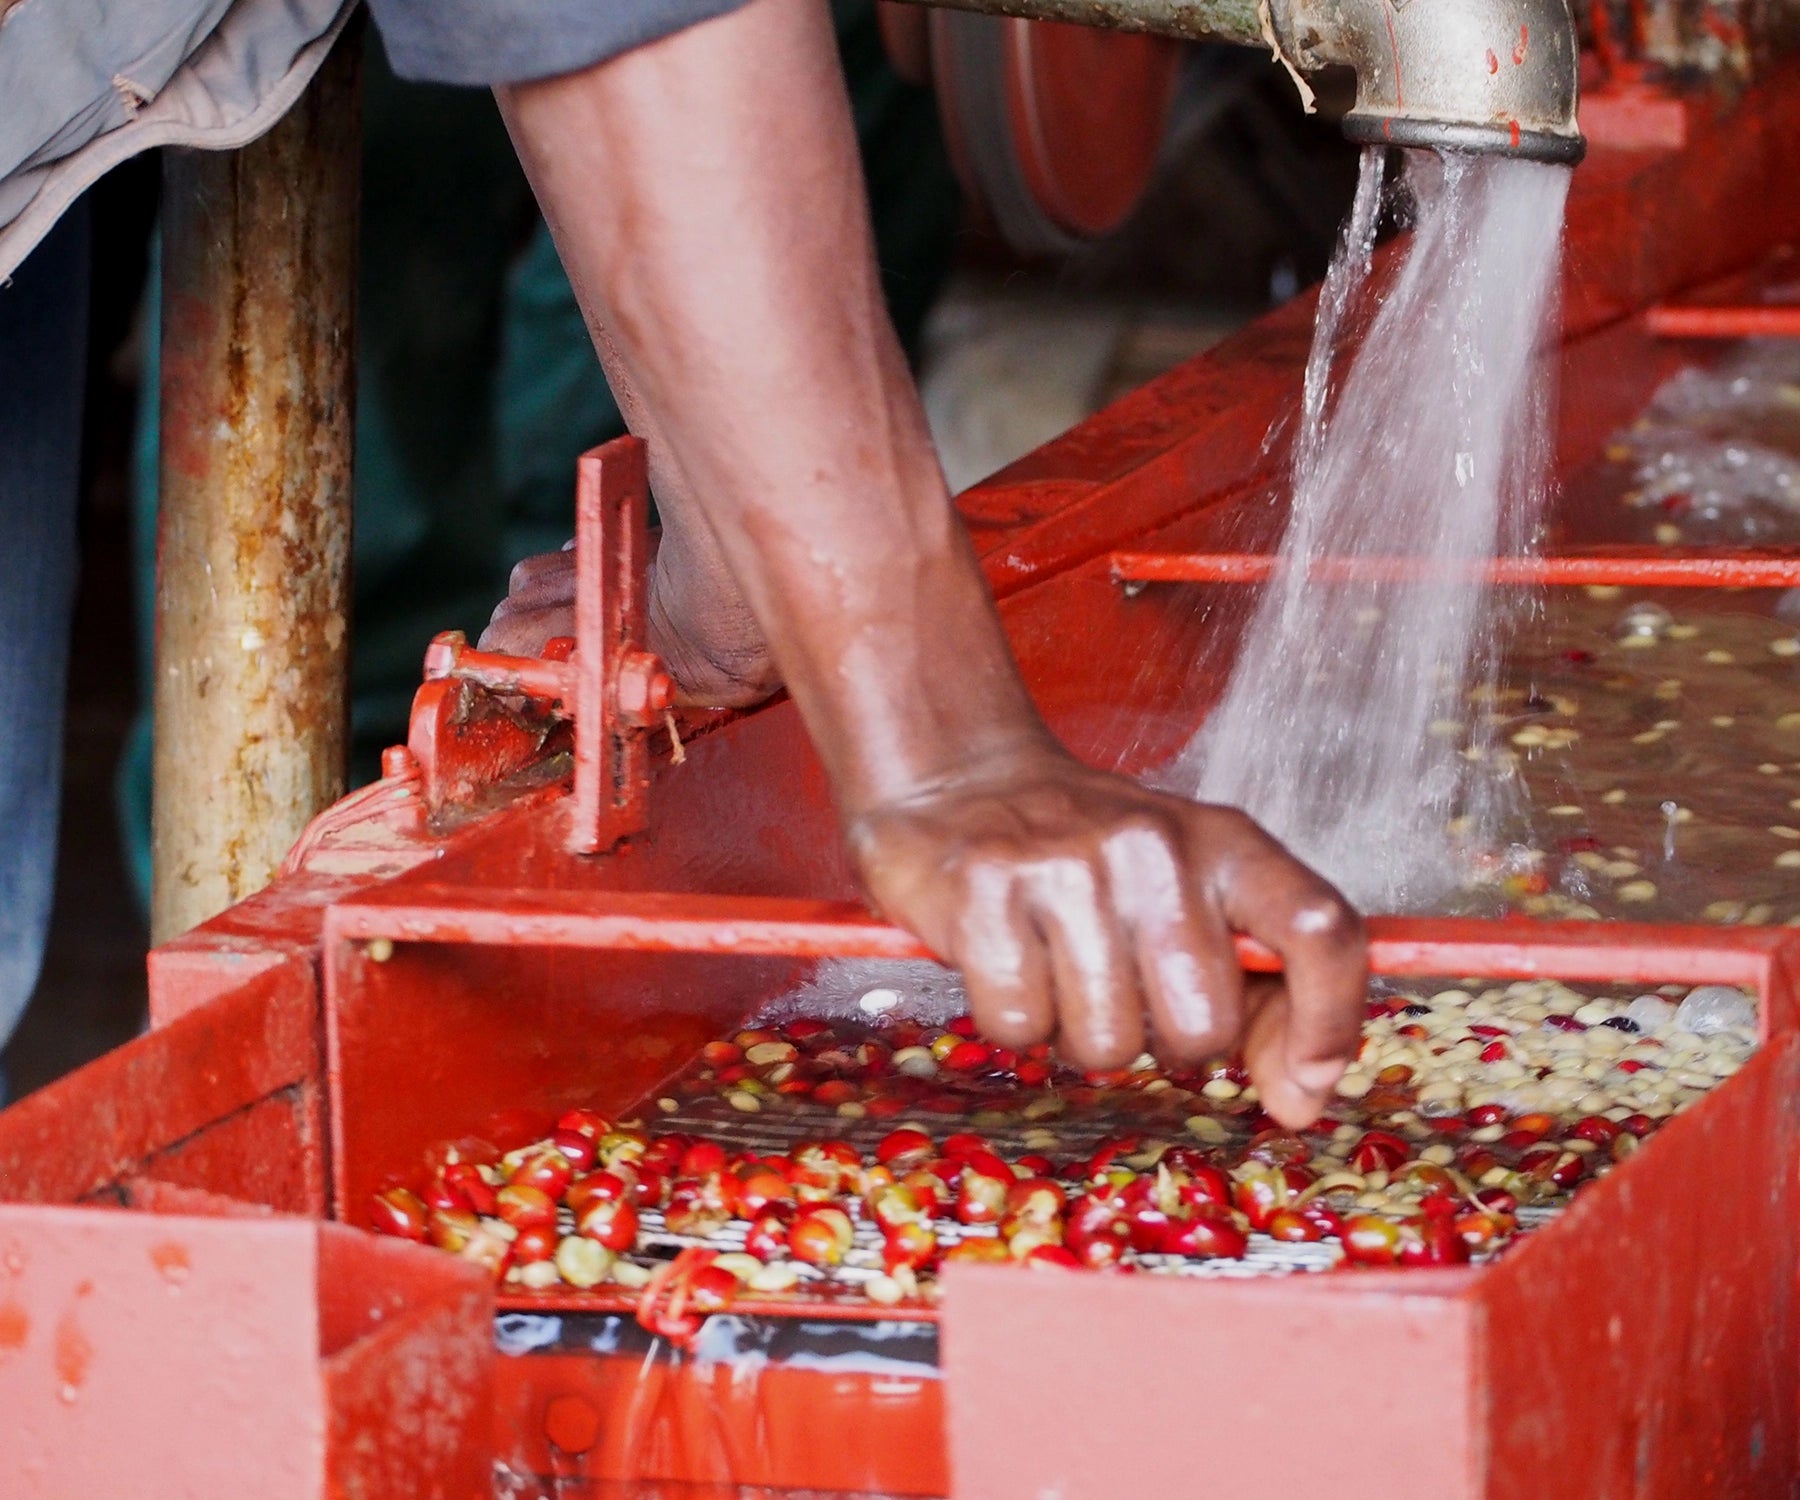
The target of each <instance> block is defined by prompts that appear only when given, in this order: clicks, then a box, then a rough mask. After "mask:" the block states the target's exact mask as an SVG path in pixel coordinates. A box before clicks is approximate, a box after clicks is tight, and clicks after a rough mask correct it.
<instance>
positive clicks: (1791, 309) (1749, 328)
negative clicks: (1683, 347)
mask: <svg viewBox="0 0 1800 1500" xmlns="http://www.w3.org/2000/svg"><path fill="white" fill-rule="evenodd" d="M1644 326H1645V327H1647V328H1648V329H1649V330H1650V331H1651V332H1652V333H1654V334H1656V335H1658V336H1659V337H1661V338H1667V339H1792V338H1800V305H1793V304H1789V305H1787V306H1767V305H1762V304H1755V303H1752V304H1748V305H1744V306H1739V307H1707V306H1704V305H1697V306H1681V305H1678V304H1673V303H1664V304H1662V305H1661V306H1659V307H1652V308H1648V309H1646V310H1645V313H1644Z"/></svg>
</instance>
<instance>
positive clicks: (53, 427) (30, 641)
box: [0, 200, 88, 1098]
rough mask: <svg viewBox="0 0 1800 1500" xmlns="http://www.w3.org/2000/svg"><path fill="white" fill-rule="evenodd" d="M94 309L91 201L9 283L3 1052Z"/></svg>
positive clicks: (52, 677) (58, 703) (0, 504)
mask: <svg viewBox="0 0 1800 1500" xmlns="http://www.w3.org/2000/svg"><path fill="white" fill-rule="evenodd" d="M87 308H88V213H87V203H86V200H82V201H80V202H78V203H77V204H76V205H75V207H74V208H72V209H71V210H70V211H69V212H68V213H67V214H66V215H64V217H63V219H62V222H61V223H59V224H58V225H57V226H56V228H55V229H54V230H52V231H51V232H50V234H49V235H48V236H47V237H46V238H45V239H44V241H43V242H42V243H41V244H40V245H39V246H38V248H37V249H36V250H34V251H33V252H32V253H31V255H30V257H29V258H27V260H26V261H25V263H24V265H22V266H20V267H19V269H18V271H17V272H15V273H14V275H13V279H12V281H11V283H10V284H8V285H0V1045H4V1043H5V1041H6V1039H7V1038H8V1037H10V1036H11V1035H12V1032H13V1028H14V1027H15V1026H16V1025H17V1024H18V1020H19V1016H20V1015H21V1013H22V1012H23V1011H24V1009H25V1005H26V1002H27V1001H28V1000H30V998H31V992H32V989H33V987H34V986H35V985H36V984H37V979H38V971H39V969H40V967H41V966H42V964H43V958H44V935H45V930H46V928H47V927H48V925H49V921H50V900H51V896H52V894H53V892H54V889H55V883H56V825H57V812H58V803H59V801H60V798H61V794H62V726H63V696H64V692H65V689H66V687H67V677H68V662H69V617H70V611H71V608H72V606H73V602H74V594H75V569H76V541H75V511H76V500H77V496H78V490H79V483H80V475H81V398H82V389H83V384H84V378H85V368H86V354H87ZM4 1089H5V1080H4V1078H3V1077H0V1098H3V1097H4Z"/></svg>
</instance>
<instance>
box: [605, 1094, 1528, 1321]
mask: <svg viewBox="0 0 1800 1500" xmlns="http://www.w3.org/2000/svg"><path fill="white" fill-rule="evenodd" d="M646 1119H647V1123H649V1124H650V1125H651V1128H654V1129H656V1130H660V1131H679V1132H682V1133H684V1134H692V1135H697V1136H705V1137H707V1138H708V1139H711V1140H716V1141H718V1142H719V1143H720V1144H721V1145H723V1146H725V1147H726V1148H727V1149H729V1150H735V1151H754V1152H757V1153H759V1154H762V1155H771V1154H778V1153H786V1152H789V1151H792V1150H793V1149H794V1148H795V1147H797V1146H800V1145H804V1144H805V1143H806V1142H808V1141H818V1140H823V1139H827V1138H829V1139H834V1140H843V1141H847V1142H848V1143H849V1144H850V1145H852V1146H854V1147H856V1148H857V1149H858V1150H859V1151H862V1152H863V1153H864V1154H865V1155H867V1154H870V1153H872V1152H873V1150H874V1148H875V1146H876V1145H877V1144H878V1143H879V1142H880V1141H881V1139H882V1137H883V1136H885V1135H887V1134H888V1132H889V1131H891V1130H895V1129H897V1128H899V1127H902V1126H909V1125H910V1126H916V1127H917V1128H919V1129H921V1130H924V1131H927V1132H930V1133H933V1134H937V1135H941V1134H942V1133H943V1132H944V1129H945V1126H946V1124H950V1125H952V1126H953V1127H954V1128H959V1129H960V1128H965V1127H966V1126H967V1123H968V1122H967V1121H960V1120H955V1119H953V1118H952V1117H948V1116H945V1115H934V1114H924V1113H907V1114H901V1115H895V1116H889V1117H885V1118H882V1119H879V1120H870V1119H846V1118H844V1117H842V1116H840V1115H838V1114H836V1113H835V1112H833V1111H831V1110H826V1109H821V1108H818V1107H816V1106H807V1105H798V1106H793V1107H790V1108H788V1109H786V1110H784V1111H783V1112H781V1113H774V1112H767V1113H761V1114H741V1113H739V1112H738V1111H737V1110H734V1109H732V1108H731V1107H730V1106H729V1105H726V1104H724V1103H722V1102H721V1101H718V1100H716V1099H713V1098H700V1099H693V1100H688V1101H686V1102H685V1103H684V1104H683V1105H682V1106H681V1107H680V1108H678V1109H676V1110H675V1111H673V1112H668V1113H663V1112H652V1113H651V1114H650V1115H648V1116H647V1117H646ZM1043 1129H1048V1130H1051V1131H1053V1132H1054V1133H1055V1135H1056V1137H1057V1151H1056V1153H1054V1154H1056V1155H1059V1156H1062V1157H1065V1158H1070V1157H1078V1156H1086V1155H1089V1154H1091V1153H1092V1152H1093V1151H1094V1149H1095V1148H1096V1147H1097V1146H1098V1145H1099V1144H1100V1142H1101V1141H1102V1140H1104V1139H1106V1138H1107V1137H1109V1136H1115V1135H1119V1134H1121V1133H1124V1132H1126V1131H1135V1132H1140V1133H1143V1134H1146V1135H1151V1136H1155V1135H1156V1134H1157V1130H1156V1127H1155V1126H1153V1125H1146V1123H1145V1122H1143V1121H1141V1120H1133V1119H1130V1118H1129V1117H1110V1118H1109V1117H1106V1116H1098V1115H1079V1116H1061V1117H1057V1118H1055V1119H1054V1120H1044V1121H1034V1122H1026V1123H1024V1124H1020V1125H1006V1126H996V1127H994V1128H992V1129H984V1130H983V1131H982V1132H981V1134H982V1135H983V1136H984V1137H985V1138H986V1139H987V1140H988V1141H989V1142H990V1143H992V1145H993V1146H994V1148H995V1149H996V1150H997V1151H998V1152H999V1153H1000V1154H1001V1155H1004V1156H1018V1155H1022V1154H1024V1153H1026V1152H1027V1151H1030V1150H1031V1149H1032V1147H1031V1146H1030V1145H1029V1144H1028V1143H1027V1142H1026V1141H1025V1139H1024V1137H1025V1135H1026V1133H1027V1132H1028V1131H1030V1132H1035V1131H1038V1130H1043ZM856 1207H859V1205H853V1214H852V1217H853V1222H854V1231H855V1238H854V1242H853V1244H852V1247H851V1249H850V1250H849V1252H848V1253H847V1254H846V1255H845V1258H844V1263H843V1264H842V1265H841V1266H837V1267H833V1268H831V1269H829V1270H825V1269H820V1268H817V1267H814V1266H808V1265H803V1264H800V1263H795V1268H796V1269H797V1270H798V1271H799V1272H800V1278H801V1279H800V1282H799V1284H798V1285H797V1286H796V1287H795V1288H794V1289H793V1290H792V1291H790V1292H787V1293H784V1294H783V1295H784V1296H785V1297H790V1298H795V1299H796V1300H800V1301H805V1300H807V1299H809V1298H814V1297H817V1298H820V1299H821V1300H825V1301H830V1300H834V1299H835V1298H836V1297H840V1296H841V1295H842V1294H843V1292H845V1291H852V1292H856V1293H859V1294H860V1293H862V1292H863V1290H864V1288H865V1287H866V1285H867V1283H868V1282H869V1281H870V1280H871V1279H872V1278H874V1277H875V1276H877V1275H879V1274H880V1273H881V1232H880V1230H879V1229H878V1228H877V1227H876V1226H875V1225H874V1224H873V1223H871V1222H869V1221H868V1220H866V1219H863V1218H860V1217H856V1215H855V1212H854V1209H855V1208H856ZM1558 1212H1559V1210H1558V1209H1556V1208H1525V1209H1522V1210H1521V1211H1520V1214H1519V1221H1520V1229H1521V1232H1529V1231H1531V1230H1533V1229H1536V1228H1538V1227H1540V1226H1541V1225H1543V1224H1545V1223H1547V1222H1549V1220H1551V1219H1552V1218H1554V1217H1555V1216H1556V1214H1557V1213H1558ZM745 1228H746V1226H745V1225H744V1223H743V1222H742V1221H741V1220H732V1221H730V1222H728V1223H727V1224H726V1225H724V1226H723V1227H722V1228H720V1229H719V1230H717V1231H716V1232H715V1233H713V1234H710V1235H707V1236H704V1237H700V1236H693V1235H681V1234H674V1233H671V1232H670V1231H669V1230H668V1229H667V1228H665V1227H664V1224H663V1216H662V1214H661V1213H660V1212H658V1211H656V1210H648V1211H646V1212H645V1213H644V1214H643V1216H642V1219H641V1230H640V1241H641V1244H642V1246H643V1247H644V1249H643V1251H642V1252H640V1253H639V1254H637V1255H635V1256H633V1257H632V1258H633V1259H637V1260H639V1261H641V1262H643V1263H646V1264H653V1263H655V1262H656V1261H659V1260H664V1259H667V1258H668V1257H670V1256H672V1255H674V1254H675V1252H676V1251H677V1250H680V1249H683V1248H685V1247H687V1246H690V1245H704V1246H707V1247H710V1248H711V1249H714V1250H720V1251H728V1250H741V1249H743V1246H744V1232H745ZM934 1228H935V1229H936V1231H937V1235H938V1241H939V1243H940V1244H941V1245H942V1246H943V1247H944V1248H945V1249H948V1248H949V1247H950V1246H952V1245H954V1244H957V1243H958V1242H959V1241H961V1240H963V1239H967V1238H971V1237H981V1236H988V1237H991V1236H992V1235H993V1234H994V1233H995V1231H994V1229H992V1228H991V1227H988V1226H966V1225H962V1224H958V1223H956V1222H955V1221H954V1220H951V1219H944V1218H939V1219H937V1220H936V1221H935V1223H934ZM1494 1253H1497V1252H1494ZM1492 1258H1493V1253H1490V1254H1489V1255H1487V1256H1485V1257H1477V1260H1478V1261H1480V1260H1483V1259H1492ZM1342 1261H1343V1251H1342V1249H1341V1248H1340V1247H1339V1246H1338V1245H1337V1244H1335V1243H1331V1242H1327V1243H1321V1244H1298V1245H1297V1244H1289V1243H1286V1242H1285V1241H1280V1240H1273V1239H1271V1238H1269V1236H1268V1235H1266V1234H1252V1235H1251V1236H1250V1249H1249V1253H1248V1254H1246V1255H1245V1256H1244V1258H1243V1259H1242V1260H1190V1259H1187V1258H1186V1257H1183V1256H1178V1255H1151V1254H1139V1253H1138V1252H1136V1251H1130V1252H1127V1254H1126V1257H1125V1263H1126V1264H1127V1265H1131V1266H1135V1267H1137V1268H1138V1269H1140V1270H1143V1271H1151V1272H1155V1273H1157V1274H1159V1275H1171V1276H1192V1277H1205V1278H1214V1277H1217V1278H1225V1279H1244V1278H1251V1277H1260V1276H1291V1275H1295V1274H1298V1273H1301V1272H1316V1271H1329V1270H1331V1269H1332V1268H1334V1267H1335V1266H1337V1265H1339V1264H1341V1263H1342Z"/></svg>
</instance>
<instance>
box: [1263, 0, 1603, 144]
mask: <svg viewBox="0 0 1800 1500" xmlns="http://www.w3.org/2000/svg"><path fill="white" fill-rule="evenodd" d="M1268 19H1269V21H1270V23H1271V27H1272V30H1273V31H1274V33H1275V39H1276V41H1277V42H1278V43H1279V45H1280V47H1281V50H1282V52H1283V53H1284V54H1285V56H1286V59H1287V61H1289V62H1290V63H1291V64H1292V65H1293V66H1295V67H1297V68H1300V69H1302V70H1305V71H1311V70H1313V69H1315V68H1318V67H1321V66H1323V65H1325V64H1328V63H1345V64H1348V65H1349V66H1351V67H1352V68H1354V69H1355V70H1356V105H1355V107H1354V108H1353V109H1352V110H1351V111H1350V113H1349V114H1348V115H1347V116H1346V117H1345V119H1344V133H1345V134H1346V135H1347V136H1349V137H1350V138H1351V139H1352V140H1355V141H1361V142H1365V143H1369V144H1376V145H1381V144H1390V145H1395V146H1425V147H1430V148H1432V149H1435V150H1439V151H1469V152H1481V153H1485V154H1499V155H1506V156H1518V157H1524V158H1527V159H1529V160H1535V161H1548V162H1563V163H1568V164H1571V165H1572V164H1574V163H1575V162H1578V161H1580V160H1581V157H1582V155H1583V153H1584V152H1585V151H1586V149H1587V143H1586V141H1584V140H1583V139H1582V136H1581V131H1580V129H1579V127H1578V126H1577V125H1576V123H1575V102H1576V93H1577V59H1578V55H1579V43H1578V40H1577V37H1576V33H1575V18H1574V16H1573V14H1572V13H1571V11H1570V9H1569V4H1568V0H1270V5H1269V11H1268Z"/></svg>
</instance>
